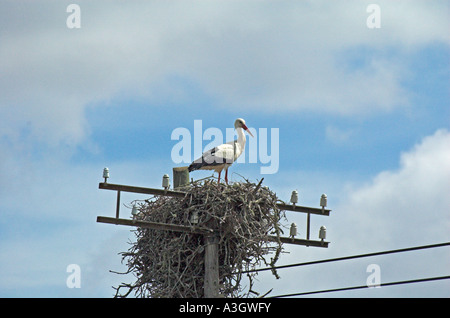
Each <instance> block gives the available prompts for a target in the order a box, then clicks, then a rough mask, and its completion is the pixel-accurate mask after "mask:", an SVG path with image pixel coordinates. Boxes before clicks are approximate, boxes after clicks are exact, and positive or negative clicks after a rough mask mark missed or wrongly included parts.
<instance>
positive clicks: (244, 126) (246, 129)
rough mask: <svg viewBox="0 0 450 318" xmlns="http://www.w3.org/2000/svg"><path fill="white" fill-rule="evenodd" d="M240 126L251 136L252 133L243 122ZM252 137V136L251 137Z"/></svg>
mask: <svg viewBox="0 0 450 318" xmlns="http://www.w3.org/2000/svg"><path fill="white" fill-rule="evenodd" d="M242 128H244V129H245V131H247V132H248V134H249V135H250V136H252V137H253V135H252V133H251V132H250V130H249V129H248V127H247V126H246V125H245V124H243V125H242ZM253 138H254V137H253Z"/></svg>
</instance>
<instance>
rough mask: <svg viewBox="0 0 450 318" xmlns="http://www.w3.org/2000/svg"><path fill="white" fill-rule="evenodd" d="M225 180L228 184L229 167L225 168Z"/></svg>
mask: <svg viewBox="0 0 450 318" xmlns="http://www.w3.org/2000/svg"><path fill="white" fill-rule="evenodd" d="M225 182H226V184H228V168H226V169H225Z"/></svg>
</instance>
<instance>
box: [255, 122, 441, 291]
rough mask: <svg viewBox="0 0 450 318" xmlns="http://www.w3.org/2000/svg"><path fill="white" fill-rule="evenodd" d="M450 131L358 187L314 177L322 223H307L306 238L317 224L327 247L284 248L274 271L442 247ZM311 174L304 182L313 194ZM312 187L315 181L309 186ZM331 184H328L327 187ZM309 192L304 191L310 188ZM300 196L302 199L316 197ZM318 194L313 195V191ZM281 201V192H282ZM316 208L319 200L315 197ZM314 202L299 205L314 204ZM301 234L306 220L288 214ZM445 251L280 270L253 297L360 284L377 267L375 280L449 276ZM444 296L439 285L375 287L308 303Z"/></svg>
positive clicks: (430, 139) (263, 280) (264, 280)
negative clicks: (325, 205) (323, 199)
mask: <svg viewBox="0 0 450 318" xmlns="http://www.w3.org/2000/svg"><path fill="white" fill-rule="evenodd" d="M449 145H450V132H448V131H447V130H438V131H436V132H435V133H434V134H433V135H431V136H427V137H425V138H423V140H421V141H420V142H419V143H418V144H417V145H416V146H415V147H414V148H413V149H410V150H409V151H407V152H404V153H403V154H402V155H401V158H400V165H399V168H398V169H396V170H389V171H383V172H381V173H379V174H378V175H377V176H375V177H374V178H373V179H372V180H370V182H368V183H367V184H365V185H362V186H361V185H359V186H355V185H354V184H352V185H347V184H346V182H347V181H346V178H345V177H343V176H341V177H340V178H339V177H334V178H332V179H326V178H321V181H320V182H322V186H323V185H325V186H326V187H328V190H329V191H328V192H327V194H328V197H329V208H330V209H332V212H331V215H330V216H329V217H327V218H325V219H324V218H323V217H319V216H316V217H314V216H313V217H311V233H312V234H311V235H312V238H314V239H316V237H317V234H318V229H319V227H320V225H323V224H325V225H326V226H327V240H329V241H330V242H331V244H330V246H329V248H328V249H315V248H305V247H302V246H291V245H290V246H287V247H286V248H287V250H288V251H289V252H290V253H289V254H283V255H282V256H281V259H280V262H279V264H278V265H282V264H292V263H301V262H307V261H313V260H319V259H328V258H333V257H341V256H347V255H356V254H363V253H370V252H377V251H384V250H390V249H398V248H406V247H412V246H420V245H427V244H434V243H441V242H448V241H449V235H448V229H449V227H450V212H449V211H450V197H449V195H448V193H449V190H450V148H449ZM316 179H318V178H317V176H315V177H313V178H311V177H310V178H308V179H303V181H304V182H306V183H308V185H310V183H311V187H313V188H317V187H318V186H317V184H316V183H317V182H319V181H314V180H316ZM315 182H316V183H315ZM332 184H333V185H332ZM322 188H323V187H322ZM309 190H310V189H309ZM309 190H308V192H306V193H305V195H306V200H307V199H308V198H310V197H312V195H314V194H315V193H311V191H309ZM316 192H317V189H316ZM286 196H287V194H286ZM317 202H318V199H317ZM317 202H313V201H311V202H307V203H306V205H311V206H317V204H318V203H317ZM288 217H289V222H293V221H295V222H296V223H297V226H298V227H299V230H300V236H302V237H304V235H305V217H304V216H297V215H292V213H290V214H289V215H288ZM447 249H448V247H443V248H438V249H432V250H423V251H417V252H408V253H401V254H392V255H386V256H379V257H371V258H363V259H360V260H352V261H343V262H334V263H329V264H323V265H314V266H304V267H295V268H292V269H284V270H280V272H279V274H280V275H281V279H280V280H275V279H274V278H273V277H272V275H271V274H270V273H264V274H262V275H261V278H260V283H259V284H258V288H257V289H256V290H258V291H262V292H264V291H267V290H269V289H270V288H272V287H273V288H274V291H273V292H272V293H271V295H274V296H275V295H279V294H288V293H298V292H306V291H314V290H322V289H330V288H340V287H349V286H361V285H365V284H366V279H367V277H368V275H369V274H368V273H367V272H366V269H367V266H368V265H369V264H377V265H379V266H380V268H381V282H383V283H385V282H392V281H400V280H409V279H417V278H426V277H434V276H443V275H448V264H449V262H450V259H449V256H448V255H449V254H448V252H447ZM324 296H326V297H448V296H449V289H448V284H447V283H446V282H443V283H440V284H439V283H436V284H434V285H433V283H424V284H414V285H408V286H407V287H404V288H399V287H382V288H381V289H376V290H360V291H354V292H339V293H330V294H318V295H316V296H315V297H324Z"/></svg>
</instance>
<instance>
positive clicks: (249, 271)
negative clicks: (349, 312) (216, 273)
mask: <svg viewBox="0 0 450 318" xmlns="http://www.w3.org/2000/svg"><path fill="white" fill-rule="evenodd" d="M448 245H450V242H444V243H438V244H431V245H423V246H414V247H408V248H402V249H396V250H388V251H381V252H375V253H368V254H359V255H351V256H344V257H337V258H330V259H323V260H317V261H311V262H304V263H295V264H289V265H280V266H274V267H266V268H259V269H252V270H248V271H244V272H242V273H243V274H245V273H251V272H261V271H268V270H272V269H282V268H289V267H297V266H305V265H313V264H321V263H330V262H337V261H344V260H349V259H355V258H363V257H371V256H378V255H386V254H394V253H402V252H410V251H416V250H423V249H428V248H436V247H443V246H448Z"/></svg>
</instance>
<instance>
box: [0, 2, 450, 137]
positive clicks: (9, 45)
mask: <svg viewBox="0 0 450 318" xmlns="http://www.w3.org/2000/svg"><path fill="white" fill-rule="evenodd" d="M16 3H17V2H15V5H11V4H9V3H6V4H2V7H3V8H2V9H1V10H0V11H1V12H2V15H1V19H0V20H1V22H0V23H1V26H2V30H3V31H2V32H0V40H1V43H2V44H1V46H0V69H1V70H2V72H1V77H0V84H1V85H0V87H1V89H0V93H1V94H0V96H1V97H0V105H1V108H0V109H1V110H0V115H1V116H2V121H4V124H2V125H1V128H0V133H1V134H6V135H11V134H13V133H14V132H15V133H17V129H16V128H15V127H19V128H22V127H23V126H24V123H29V126H30V127H31V129H32V135H33V138H38V139H41V140H46V141H49V142H50V143H57V142H59V141H61V140H63V141H65V142H69V143H78V142H80V141H81V140H83V139H84V138H85V137H86V135H87V134H88V133H89V130H88V127H87V124H86V122H85V117H84V112H85V109H86V107H88V106H89V105H92V104H95V103H96V102H99V101H102V102H105V101H106V102H108V101H109V100H111V99H114V98H115V97H117V96H118V95H125V96H133V97H135V98H139V97H143V98H145V99H146V100H148V101H152V100H155V99H160V98H163V99H165V100H167V99H170V98H177V97H169V96H171V95H172V93H173V95H176V96H179V97H180V96H183V94H181V95H180V94H179V91H178V88H175V89H174V88H172V87H171V84H169V82H168V78H170V77H171V76H179V77H181V78H185V79H186V80H188V81H192V82H195V83H196V84H197V85H198V86H199V87H200V89H202V90H203V91H204V92H205V93H206V94H209V95H211V96H213V97H215V98H216V100H217V103H218V104H217V105H221V107H225V106H226V107H235V108H236V109H239V108H240V107H243V106H245V107H250V108H258V109H262V110H266V111H273V109H277V110H283V109H284V110H314V111H323V112H332V113H338V114H360V113H366V112H370V111H386V110H389V109H392V108H395V107H398V106H399V105H404V104H405V103H407V94H406V92H405V91H403V89H402V87H401V81H402V79H403V78H404V76H405V69H404V66H403V64H402V63H401V61H399V59H397V58H393V57H390V56H389V55H386V54H385V52H384V50H385V49H390V48H396V49H400V50H402V49H405V48H406V49H407V50H411V49H414V48H417V47H422V46H424V45H427V44H429V43H435V42H443V43H446V44H448V41H449V40H448V29H449V28H448V26H449V25H448V19H447V16H446V14H445V12H446V10H445V9H446V8H447V4H446V3H445V2H435V3H434V5H433V6H429V5H428V4H427V3H426V2H423V1H414V2H412V1H407V2H405V1H396V2H385V1H381V2H379V4H380V6H381V10H382V11H381V14H382V15H381V17H382V28H381V29H379V30H369V29H367V27H366V25H365V22H366V18H367V15H368V13H367V12H366V7H367V5H368V4H369V3H370V2H360V1H358V2H348V1H346V2H332V3H331V2H323V1H314V2H285V3H282V4H281V3H280V4H279V3H277V4H276V5H275V4H274V3H273V2H271V1H267V2H253V1H215V2H212V3H208V4H206V3H204V2H196V1H194V2H185V1H180V2H171V3H166V2H149V3H142V2H139V3H137V2H136V3H132V4H129V5H128V4H127V6H124V5H122V4H121V3H120V2H110V1H108V2H102V1H96V2H95V3H92V2H83V1H81V2H79V5H80V8H81V29H73V30H69V29H67V27H66V24H65V19H66V18H67V16H68V13H66V10H65V9H66V5H68V4H69V2H67V3H66V4H64V3H61V2H58V3H55V2H52V1H49V2H45V1H42V2H39V3H29V2H26V3H25V5H20V4H16ZM359 47H364V48H369V49H372V50H373V51H374V52H375V53H374V54H373V57H372V60H371V61H369V63H368V64H367V65H365V66H363V67H362V68H359V69H357V70H353V71H351V72H349V71H348V70H346V69H345V68H342V67H341V65H340V64H339V63H340V62H341V61H340V59H338V58H337V57H338V56H339V55H340V54H342V52H345V51H346V50H349V49H357V48H359ZM162 92H163V94H165V95H164V96H163V97H161V95H160V94H161V93H162Z"/></svg>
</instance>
